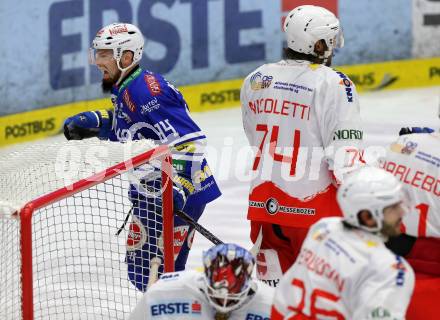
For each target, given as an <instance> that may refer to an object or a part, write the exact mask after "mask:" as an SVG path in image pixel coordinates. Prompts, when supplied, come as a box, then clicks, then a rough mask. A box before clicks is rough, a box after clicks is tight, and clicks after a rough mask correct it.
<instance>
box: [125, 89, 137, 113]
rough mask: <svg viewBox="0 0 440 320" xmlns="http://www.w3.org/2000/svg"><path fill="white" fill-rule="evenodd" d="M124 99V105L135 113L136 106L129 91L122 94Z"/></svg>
mask: <svg viewBox="0 0 440 320" xmlns="http://www.w3.org/2000/svg"><path fill="white" fill-rule="evenodd" d="M122 99H123V100H124V103H125V104H126V106H127V107H128V109H130V111H131V112H135V110H136V106H135V104H134V103H133V101H132V100H131V96H130V93H129V92H128V89H125V91H124V93H123V94H122Z"/></svg>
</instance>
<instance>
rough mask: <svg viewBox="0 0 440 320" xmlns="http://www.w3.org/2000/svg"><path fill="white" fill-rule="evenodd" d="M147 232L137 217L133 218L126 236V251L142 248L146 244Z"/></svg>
mask: <svg viewBox="0 0 440 320" xmlns="http://www.w3.org/2000/svg"><path fill="white" fill-rule="evenodd" d="M147 238H148V235H147V231H146V230H145V228H144V226H143V225H142V222H141V221H140V220H139V218H138V217H136V216H133V217H132V221H131V224H130V227H129V230H128V236H127V250H128V251H133V250H137V249H140V248H142V246H143V245H144V243H145V242H147Z"/></svg>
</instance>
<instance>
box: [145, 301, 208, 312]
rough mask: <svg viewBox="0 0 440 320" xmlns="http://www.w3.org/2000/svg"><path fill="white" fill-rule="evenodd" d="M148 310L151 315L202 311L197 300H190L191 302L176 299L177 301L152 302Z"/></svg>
mask: <svg viewBox="0 0 440 320" xmlns="http://www.w3.org/2000/svg"><path fill="white" fill-rule="evenodd" d="M193 308H194V309H193ZM150 310H151V315H152V316H161V315H173V314H193V315H200V314H201V313H202V306H201V305H200V303H199V302H198V301H192V302H180V301H178V302H169V303H158V304H153V305H152V306H151V307H150Z"/></svg>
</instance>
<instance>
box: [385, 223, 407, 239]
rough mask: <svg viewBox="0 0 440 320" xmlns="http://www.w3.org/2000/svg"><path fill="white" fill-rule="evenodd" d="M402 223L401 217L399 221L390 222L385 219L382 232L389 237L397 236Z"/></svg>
mask: <svg viewBox="0 0 440 320" xmlns="http://www.w3.org/2000/svg"><path fill="white" fill-rule="evenodd" d="M401 224H402V220H401V219H399V221H397V222H395V223H393V224H389V223H386V222H385V221H384V223H383V226H382V230H381V233H382V234H383V235H384V236H386V237H387V238H392V237H397V236H398V235H399V234H400V233H401V232H400V225H401Z"/></svg>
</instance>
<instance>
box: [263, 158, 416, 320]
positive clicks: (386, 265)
mask: <svg viewBox="0 0 440 320" xmlns="http://www.w3.org/2000/svg"><path fill="white" fill-rule="evenodd" d="M337 199H338V203H339V205H340V206H341V209H342V211H343V214H344V216H343V218H339V217H331V218H324V219H321V220H320V221H318V222H317V223H315V224H314V225H313V226H312V227H311V228H310V230H309V233H308V235H307V238H306V239H305V241H304V244H303V246H302V248H301V253H300V255H299V257H298V259H297V260H296V262H295V264H294V265H293V266H292V267H291V268H290V269H289V270H288V271H287V272H286V274H285V275H284V277H283V278H282V279H281V281H280V283H279V286H278V287H277V290H276V292H275V298H274V305H273V308H272V315H271V319H273V320H280V319H339V320H343V319H356V320H358V319H359V320H366V319H389V320H402V319H405V314H406V310H407V307H408V304H409V302H410V299H411V295H412V292H413V289H414V272H413V270H412V268H411V266H410V265H409V264H408V263H407V262H406V260H405V259H404V258H403V257H401V256H398V255H395V254H393V253H392V252H391V251H390V250H389V249H387V248H386V247H385V244H384V241H385V240H386V239H387V238H390V237H394V236H397V235H399V234H400V227H401V222H402V217H403V215H404V213H405V211H406V210H407V209H408V208H407V206H408V203H407V198H406V197H405V194H404V192H403V190H402V185H401V184H400V182H399V181H398V180H397V179H396V178H395V177H394V176H393V175H392V174H391V173H389V172H386V171H385V170H382V169H380V168H376V167H370V166H365V167H363V168H361V169H358V170H356V171H354V172H352V173H351V174H350V175H349V176H348V177H346V178H345V179H344V181H343V182H342V184H341V186H340V187H339V189H338V193H337Z"/></svg>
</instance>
